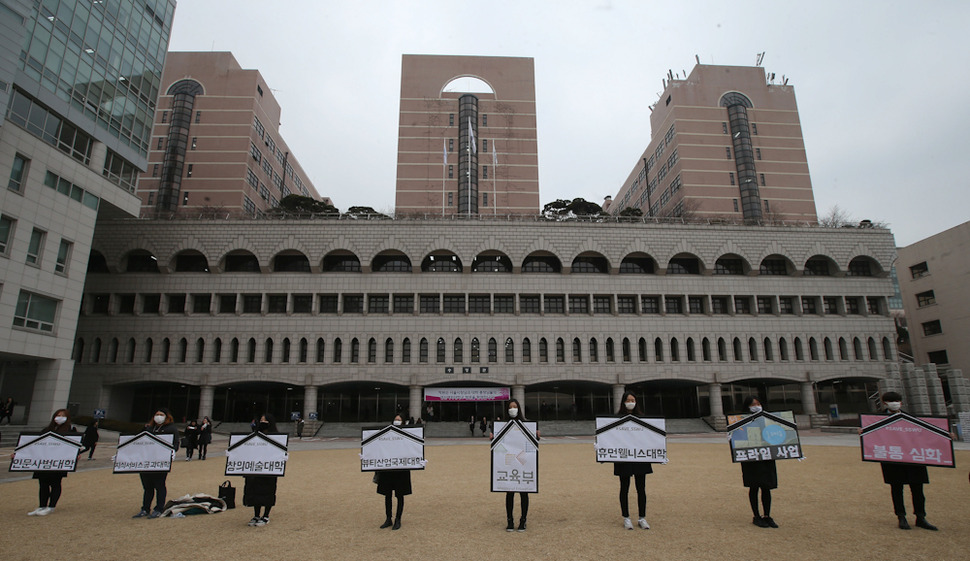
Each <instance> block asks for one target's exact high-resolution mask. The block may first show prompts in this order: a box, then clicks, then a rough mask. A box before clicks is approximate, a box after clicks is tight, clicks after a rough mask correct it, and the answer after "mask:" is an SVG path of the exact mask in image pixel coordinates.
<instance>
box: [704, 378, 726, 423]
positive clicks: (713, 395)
mask: <svg viewBox="0 0 970 561" xmlns="http://www.w3.org/2000/svg"><path fill="white" fill-rule="evenodd" d="M707 395H709V396H710V400H711V416H712V417H723V416H724V401H723V400H722V399H721V384H719V383H717V382H715V383H713V384H708V385H707Z"/></svg>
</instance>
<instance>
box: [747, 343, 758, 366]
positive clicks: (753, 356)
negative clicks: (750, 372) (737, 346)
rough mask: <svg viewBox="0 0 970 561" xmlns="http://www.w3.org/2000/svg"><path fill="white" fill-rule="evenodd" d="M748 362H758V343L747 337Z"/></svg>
mask: <svg viewBox="0 0 970 561" xmlns="http://www.w3.org/2000/svg"><path fill="white" fill-rule="evenodd" d="M748 360H750V361H751V362H756V361H757V360H758V343H757V342H755V340H754V337H748Z"/></svg>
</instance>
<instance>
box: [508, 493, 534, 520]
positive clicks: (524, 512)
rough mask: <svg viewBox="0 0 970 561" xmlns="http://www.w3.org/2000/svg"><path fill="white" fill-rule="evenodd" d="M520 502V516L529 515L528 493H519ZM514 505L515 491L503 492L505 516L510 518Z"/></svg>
mask: <svg viewBox="0 0 970 561" xmlns="http://www.w3.org/2000/svg"><path fill="white" fill-rule="evenodd" d="M519 501H520V502H521V503H522V518H526V517H527V516H529V494H528V493H519ZM514 505H515V493H505V516H507V517H508V518H512V507H513V506H514Z"/></svg>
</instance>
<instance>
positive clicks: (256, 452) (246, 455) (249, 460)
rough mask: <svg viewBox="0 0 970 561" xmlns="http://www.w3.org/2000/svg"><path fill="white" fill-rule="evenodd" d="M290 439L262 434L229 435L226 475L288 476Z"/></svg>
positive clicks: (283, 435)
mask: <svg viewBox="0 0 970 561" xmlns="http://www.w3.org/2000/svg"><path fill="white" fill-rule="evenodd" d="M288 438H289V437H288V436H287V435H285V434H263V433H261V432H249V433H237V434H231V435H229V448H227V449H226V454H227V455H228V456H229V458H228V459H227V460H226V475H276V476H280V477H282V476H283V475H286V461H287V460H288V459H289V456H288V455H287V453H286V450H287V448H286V447H287V440H288Z"/></svg>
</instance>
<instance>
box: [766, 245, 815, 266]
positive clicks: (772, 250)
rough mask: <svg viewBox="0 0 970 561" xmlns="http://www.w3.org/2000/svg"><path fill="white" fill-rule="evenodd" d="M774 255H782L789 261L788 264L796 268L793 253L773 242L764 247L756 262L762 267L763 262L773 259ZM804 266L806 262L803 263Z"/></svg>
mask: <svg viewBox="0 0 970 561" xmlns="http://www.w3.org/2000/svg"><path fill="white" fill-rule="evenodd" d="M772 255H780V256H782V257H784V258H785V259H787V260H788V264H789V265H791V266H793V267H794V260H793V259H792V256H791V253H790V252H789V251H788V250H787V249H786V248H784V247H782V245H781V244H780V243H778V242H777V241H771V242H770V243H769V244H768V245H766V246H764V248H763V249H762V250H761V252H760V253H759V254H758V256H757V260H756V261H754V262H756V263H757V264H758V267H761V262H762V261H764V260H765V259H767V258H769V257H771V256H772ZM803 265H804V262H803Z"/></svg>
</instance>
